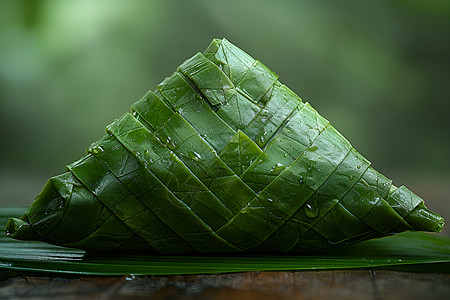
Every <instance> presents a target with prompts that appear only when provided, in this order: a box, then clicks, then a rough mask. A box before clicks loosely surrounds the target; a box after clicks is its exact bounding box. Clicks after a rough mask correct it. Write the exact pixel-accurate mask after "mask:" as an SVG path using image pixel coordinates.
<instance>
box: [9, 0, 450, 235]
mask: <svg viewBox="0 0 450 300" xmlns="http://www.w3.org/2000/svg"><path fill="white" fill-rule="evenodd" d="M449 33H450V2H449V1H445V0H443V1H440V0H427V1H422V0H409V1H403V0H377V1H357V0H340V1H332V0H328V1H313V0H311V1H298V0H297V1H294V0H292V1H287V0H286V1H281V0H277V1H269V0H247V1H244V0H227V1H214V0H209V1H208V0H204V1H201V0H190V1H182V0H180V1H175V0H165V1H163V0H161V1H159V0H153V1H139V0H128V1H120V0H77V1H69V0H55V1H51V0H48V1H38V0H29V1H26V0H21V1H20V0H1V3H0V141H1V142H0V143H1V147H0V206H3V207H5V206H6V207H12V206H16V207H17V206H28V205H29V204H30V203H31V202H32V201H33V199H34V198H35V196H36V195H37V194H38V193H39V191H40V190H41V188H42V187H43V185H44V184H45V182H46V181H47V179H48V178H49V177H50V176H52V175H56V174H58V173H61V172H63V171H64V170H65V165H66V164H68V163H70V162H72V161H74V160H76V159H78V158H79V157H81V156H82V155H83V154H84V151H85V148H86V147H87V146H88V145H89V144H90V143H91V142H92V141H94V140H96V139H98V138H100V137H101V136H102V135H103V133H104V128H105V127H106V125H107V124H109V123H110V122H111V121H113V120H114V119H115V118H116V117H119V116H120V115H122V114H123V113H124V112H126V111H128V110H129V106H130V105H131V103H133V102H134V101H136V100H138V99H139V98H140V97H141V96H142V95H143V94H144V93H145V92H146V91H147V90H149V89H154V88H155V87H156V85H157V84H158V83H159V82H160V81H161V80H162V79H163V78H164V77H165V76H168V75H170V74H171V73H172V72H173V71H174V70H175V68H176V67H177V66H178V65H179V64H180V63H181V62H183V61H184V60H185V59H187V58H189V57H190V56H192V55H193V54H194V53H195V52H197V51H203V50H204V49H205V48H206V47H207V45H208V44H209V42H210V40H211V39H212V38H214V37H226V38H227V39H228V40H230V41H231V42H233V43H235V44H237V45H238V46H240V47H241V48H243V49H244V50H245V51H247V52H248V53H250V54H251V55H252V56H253V57H255V58H257V59H259V60H261V61H262V62H264V63H265V64H266V65H267V66H269V67H270V68H271V69H273V70H274V71H275V72H277V73H278V74H279V75H280V80H281V81H282V82H283V83H285V84H286V85H288V86H289V87H290V88H291V89H292V90H294V91H295V92H297V93H298V94H299V95H300V96H301V97H302V99H303V100H304V101H308V102H310V103H311V104H312V105H313V107H315V108H316V109H317V110H318V111H319V112H320V113H321V114H322V115H323V116H325V117H326V118H327V119H329V120H330V121H331V122H332V124H333V125H334V126H335V127H337V128H338V130H340V131H341V133H343V134H344V136H346V137H347V138H348V139H349V140H350V141H351V142H352V144H353V146H354V147H355V148H356V149H358V150H359V151H360V152H361V153H363V154H364V155H365V156H366V157H367V158H368V159H369V160H370V161H372V165H373V166H374V167H375V168H376V169H378V170H379V171H381V172H382V173H384V174H385V175H387V176H388V177H390V178H392V179H394V183H395V184H397V185H402V184H404V185H406V186H408V187H409V188H411V189H412V190H413V191H415V192H416V193H417V194H419V195H420V196H422V197H423V198H424V199H425V200H426V204H427V206H428V207H429V208H431V209H433V210H436V211H438V212H439V213H441V214H442V215H443V216H444V217H446V218H447V220H450V200H449V194H450V171H449V169H450V101H449V100H450V96H449V95H450V38H449ZM449 232H450V230H448V229H445V230H444V233H445V234H447V235H448V234H449Z"/></svg>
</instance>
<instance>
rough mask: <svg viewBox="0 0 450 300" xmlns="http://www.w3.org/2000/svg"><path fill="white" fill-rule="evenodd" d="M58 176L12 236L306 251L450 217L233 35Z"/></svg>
mask: <svg viewBox="0 0 450 300" xmlns="http://www.w3.org/2000/svg"><path fill="white" fill-rule="evenodd" d="M131 108H132V114H130V113H126V114H125V115H123V116H122V117H120V118H119V119H117V120H115V121H114V122H113V123H112V124H110V125H109V126H108V127H107V130H106V135H105V136H104V137H103V138H101V139H100V140H98V141H96V142H94V143H93V144H92V145H91V146H90V147H89V148H88V151H87V155H86V156H85V157H83V158H81V159H80V160H79V161H77V162H74V163H72V164H70V165H68V166H67V172H66V173H64V174H61V175H58V176H55V177H52V178H51V179H50V180H49V181H48V182H47V184H46V185H45V187H44V189H43V190H42V192H41V193H40V194H39V195H38V196H37V198H36V200H35V202H34V203H33V204H32V205H31V207H30V208H29V209H28V210H27V211H26V213H25V214H24V215H23V216H22V217H21V218H20V219H17V218H12V219H10V220H9V222H8V223H7V225H6V234H7V235H8V236H9V237H12V238H15V239H22V240H40V241H45V242H47V243H51V244H55V245H60V246H68V247H74V248H79V249H83V250H87V251H95V252H102V251H139V252H145V253H150V254H178V253H221V252H223V253H227V252H258V251H264V252H291V253H297V252H303V251H311V250H315V249H322V248H328V247H332V246H334V245H342V244H351V243H356V242H360V241H363V240H367V239H370V238H375V237H382V236H386V235H392V234H396V233H399V232H403V231H407V230H412V231H434V232H439V231H440V230H441V229H442V227H443V224H444V220H443V218H442V217H440V216H439V215H437V214H435V213H433V212H430V211H429V210H427V209H426V207H425V206H424V204H423V200H422V199H421V198H419V197H418V196H417V195H415V194H414V193H412V192H411V191H410V190H408V189H407V188H406V187H404V186H401V187H399V188H397V187H395V186H393V185H392V182H391V181H390V180H389V179H387V178H386V177H384V176H383V175H381V174H380V173H378V172H377V171H375V170H374V169H373V168H372V167H371V166H370V162H369V161H368V160H367V159H365V158H364V157H363V156H362V155H361V154H359V153H358V152H357V151H356V150H355V149H354V148H353V147H352V146H351V144H350V143H349V142H348V141H347V140H346V139H345V138H344V137H343V136H342V135H341V134H340V133H339V132H338V131H337V130H336V129H335V128H334V127H333V126H332V125H331V124H330V123H329V122H328V121H327V120H325V119H324V118H323V117H321V116H320V115H319V113H318V112H317V111H315V110H314V109H313V108H312V107H311V105H310V104H308V103H304V102H302V100H301V99H300V98H299V97H298V96H297V95H296V94H295V93H294V92H293V91H291V90H290V89H289V88H287V87H286V86H285V85H283V84H282V83H280V82H279V81H278V75H276V74H275V73H274V72H272V71H271V70H270V69H269V68H267V67H266V66H265V65H263V64H262V63H261V62H259V61H257V60H255V59H253V58H252V57H251V56H249V55H248V54H246V53H245V52H244V51H242V50H241V49H239V48H237V47H236V46H234V45H233V44H231V43H230V42H228V41H227V40H225V39H222V40H218V39H214V40H213V41H212V43H211V44H210V46H209V47H208V48H207V50H206V51H205V52H203V53H197V54H195V55H194V56H193V57H192V58H190V59H188V60H186V61H185V62H184V63H183V64H181V65H180V66H179V67H178V69H177V71H176V72H175V73H173V74H172V75H171V76H169V77H167V78H166V79H164V80H163V82H162V83H161V84H159V85H158V86H157V89H156V90H155V91H153V92H152V91H150V92H148V93H147V94H146V95H145V96H144V97H143V98H142V99H141V100H139V101H137V102H136V103H134V104H133V105H132V106H131Z"/></svg>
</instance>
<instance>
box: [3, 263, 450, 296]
mask: <svg viewBox="0 0 450 300" xmlns="http://www.w3.org/2000/svg"><path fill="white" fill-rule="evenodd" d="M449 295H450V274H436V273H411V272H397V271H384V270H342V271H304V272H246V273H232V274H215V275H186V276H143V277H134V276H128V277H125V276H124V277H79V278H71V279H68V278H58V277H37V276H23V277H15V278H10V279H7V280H4V281H1V282H0V299H64V300H70V299H133V300H137V299H144V298H151V299H196V300H201V299H226V300H231V299H258V300H264V299H376V300H380V299H408V300H411V299H420V300H423V299H439V300H442V299H449Z"/></svg>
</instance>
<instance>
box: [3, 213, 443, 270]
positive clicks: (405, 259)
mask: <svg viewBox="0 0 450 300" xmlns="http://www.w3.org/2000/svg"><path fill="white" fill-rule="evenodd" d="M23 211H24V209H0V221H1V222H2V223H5V222H6V220H7V217H9V216H20V215H21V214H22V213H23ZM374 267H384V268H389V267H390V268H394V269H397V270H407V271H408V270H409V271H416V272H417V271H421V272H423V271H427V272H449V271H450V239H448V238H444V237H438V236H435V235H432V234H427V233H419V232H405V233H402V234H398V235H396V236H392V237H387V238H382V239H375V240H370V241H366V242H362V243H360V244H356V245H352V246H346V247H338V248H334V249H332V250H328V251H322V252H320V251H319V252H318V253H314V254H309V253H306V254H303V255H283V256H281V255H273V254H267V255H231V256H230V255H227V256H192V255H191V256H159V255H142V254H120V255H119V254H110V255H107V254H101V255H93V254H90V255H87V254H86V253H85V252H84V251H82V250H77V249H71V248H66V247H59V246H54V245H50V244H46V243H42V242H34V241H17V240H11V239H9V238H6V237H5V236H4V235H3V236H2V237H0V274H3V273H5V272H8V271H9V272H11V271H16V272H21V271H22V272H37V273H47V274H51V275H59V276H61V275H98V276H112V275H129V274H135V275H175V274H211V273H227V272H244V271H274V270H275V271H283V270H284V271H299V270H333V269H349V268H374Z"/></svg>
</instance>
